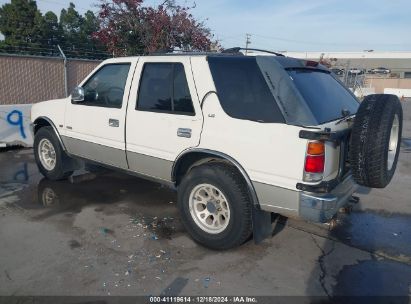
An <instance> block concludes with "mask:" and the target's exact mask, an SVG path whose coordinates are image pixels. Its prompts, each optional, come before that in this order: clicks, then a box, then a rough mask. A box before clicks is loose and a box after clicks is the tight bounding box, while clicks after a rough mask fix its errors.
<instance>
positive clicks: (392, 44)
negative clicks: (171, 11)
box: [0, 0, 411, 51]
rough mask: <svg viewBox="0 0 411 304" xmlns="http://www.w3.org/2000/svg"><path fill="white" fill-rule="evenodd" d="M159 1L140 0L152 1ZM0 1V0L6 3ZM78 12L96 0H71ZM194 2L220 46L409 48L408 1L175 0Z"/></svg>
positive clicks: (48, 5) (52, 2) (40, 0)
mask: <svg viewBox="0 0 411 304" xmlns="http://www.w3.org/2000/svg"><path fill="white" fill-rule="evenodd" d="M162 1H163V0H146V3H147V4H148V5H150V4H151V5H158V4H159V3H161V2H162ZM7 2H9V1H7V0H0V5H1V4H4V3H7ZM72 2H73V3H74V4H75V5H76V8H77V9H78V10H79V11H80V12H81V13H84V12H85V11H87V10H88V9H91V10H93V11H97V6H96V4H97V3H98V0H72ZM177 2H178V3H179V4H181V5H184V4H186V5H193V4H194V2H195V4H196V6H195V8H194V9H193V15H194V16H195V17H197V19H199V20H202V21H204V22H205V24H206V25H207V27H209V28H210V29H211V30H212V33H213V34H214V37H215V38H216V39H218V40H219V41H220V44H221V45H222V46H223V47H225V48H228V47H233V46H245V34H246V33H249V34H251V46H250V47H254V48H264V49H270V50H276V51H363V50H371V49H372V50H375V51H405V50H406V51H411V34H410V32H411V17H410V13H411V1H410V0H271V1H270V0H258V1H257V0H255V1H251V0H248V1H246V0H196V1H191V0H177ZM68 3H69V2H68V1H63V0H37V5H38V7H39V9H40V10H41V12H43V13H45V12H46V11H48V10H51V11H54V12H55V13H56V14H57V15H59V13H60V10H61V9H62V8H65V7H67V6H68Z"/></svg>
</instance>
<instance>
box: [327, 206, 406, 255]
mask: <svg viewBox="0 0 411 304" xmlns="http://www.w3.org/2000/svg"><path fill="white" fill-rule="evenodd" d="M340 218H341V225H338V226H337V227H336V228H335V229H334V230H333V231H332V233H331V235H332V236H334V237H336V238H338V239H340V240H342V241H343V242H345V243H348V244H350V245H352V246H355V247H358V248H363V249H365V250H368V251H372V252H379V251H380V252H384V253H385V254H390V255H398V254H401V255H404V256H407V257H411V217H410V215H402V214H391V213H387V212H382V211H379V212H375V211H366V212H352V213H351V214H349V215H342V216H340ZM410 262H411V260H410Z"/></svg>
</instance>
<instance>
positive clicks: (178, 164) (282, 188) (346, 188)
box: [31, 49, 402, 249]
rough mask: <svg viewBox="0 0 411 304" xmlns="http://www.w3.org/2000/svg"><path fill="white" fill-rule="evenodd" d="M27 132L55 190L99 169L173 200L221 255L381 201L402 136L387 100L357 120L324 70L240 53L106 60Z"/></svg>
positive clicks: (43, 107)
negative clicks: (367, 200)
mask: <svg viewBox="0 0 411 304" xmlns="http://www.w3.org/2000/svg"><path fill="white" fill-rule="evenodd" d="M356 113H357V115H354V114H356ZM31 118H32V122H33V128H34V134H35V141H34V154H35V157H36V161H37V164H38V167H39V169H40V171H41V172H42V174H43V175H45V176H46V177H47V178H49V179H53V180H57V179H63V178H66V177H68V176H69V175H70V174H72V172H73V171H74V170H76V169H79V168H81V167H82V166H83V165H84V162H93V163H98V164H101V165H104V166H108V167H110V168H115V169H118V170H121V171H123V172H127V173H130V174H133V175H137V176H140V177H143V178H148V179H154V180H156V181H159V182H162V183H165V184H168V185H170V186H172V187H176V188H177V190H178V205H179V208H180V211H181V216H182V221H183V223H184V225H185V227H186V229H187V231H188V232H189V233H190V234H191V236H192V237H193V238H194V239H195V240H196V241H198V242H199V243H201V244H203V245H205V246H208V247H210V248H216V249H226V248H231V247H234V246H237V245H240V244H242V243H243V242H244V241H245V240H247V239H248V238H249V237H250V236H251V234H252V233H253V235H254V238H255V239H258V240H261V239H262V238H263V237H264V236H267V234H268V233H269V231H270V228H271V214H270V213H279V214H282V215H284V216H289V217H300V218H304V219H306V220H309V221H315V222H326V221H329V220H330V219H332V218H333V217H334V216H335V214H336V213H337V211H338V209H339V208H340V207H342V206H344V205H345V204H347V202H348V200H349V199H350V198H351V195H352V193H353V192H354V191H355V190H356V187H357V184H361V185H365V186H368V187H385V186H386V185H387V184H388V182H389V181H390V180H391V177H392V175H393V173H394V171H395V167H396V163H397V158H398V153H399V142H400V139H401V129H402V109H401V104H400V103H399V101H398V98H396V97H395V96H393V95H371V96H368V97H367V98H366V100H364V101H363V102H362V103H361V106H360V104H359V102H358V100H357V99H356V98H355V96H354V95H353V94H352V93H351V92H350V91H349V90H348V89H346V88H345V87H344V86H343V85H342V84H341V83H340V82H339V80H338V79H336V78H335V77H334V76H333V74H332V73H330V71H329V70H327V69H326V68H325V67H323V66H321V65H320V64H318V63H317V62H313V61H306V60H300V59H294V58H289V57H284V56H281V55H280V54H277V56H275V55H269V56H262V55H258V56H244V55H243V54H242V53H241V52H239V51H238V49H234V50H231V51H228V52H225V53H210V54H207V53H202V54H201V53H199V54H193V53H191V54H169V55H151V56H141V57H129V58H114V59H109V60H106V61H104V62H103V63H101V64H100V65H99V66H98V67H97V68H96V69H95V70H94V71H93V72H92V73H91V74H90V75H89V76H88V77H87V78H86V79H85V80H84V81H83V82H82V83H81V84H80V86H79V87H77V88H76V89H75V90H74V91H73V93H72V94H71V96H69V97H68V98H64V99H59V100H51V101H46V102H41V103H38V104H35V105H34V106H33V108H32V114H31ZM353 177H354V178H353ZM354 180H355V181H356V182H355V181H354Z"/></svg>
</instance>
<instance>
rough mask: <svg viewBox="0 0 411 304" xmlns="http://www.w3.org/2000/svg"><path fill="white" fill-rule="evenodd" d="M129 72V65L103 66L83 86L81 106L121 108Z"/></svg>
mask: <svg viewBox="0 0 411 304" xmlns="http://www.w3.org/2000/svg"><path fill="white" fill-rule="evenodd" d="M129 70H130V64H129V63H121V64H108V65H105V66H103V67H102V68H101V69H99V70H98V71H97V72H96V73H95V74H94V75H93V76H91V78H90V79H89V80H88V81H87V82H86V83H85V84H84V85H83V89H84V102H82V103H81V104H84V105H89V106H98V107H107V108H118V109H119V108H121V106H122V104H123V96H124V89H125V86H126V81H127V76H128V72H129Z"/></svg>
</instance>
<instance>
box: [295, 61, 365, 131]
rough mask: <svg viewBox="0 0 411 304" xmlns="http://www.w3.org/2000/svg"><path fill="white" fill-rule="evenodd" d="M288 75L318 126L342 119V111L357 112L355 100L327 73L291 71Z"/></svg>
mask: <svg viewBox="0 0 411 304" xmlns="http://www.w3.org/2000/svg"><path fill="white" fill-rule="evenodd" d="M288 74H289V75H290V77H291V80H292V81H293V83H294V84H295V86H296V87H297V89H298V91H299V92H300V94H301V95H302V97H303V98H304V100H305V102H306V103H307V105H308V107H309V108H310V110H311V112H312V114H313V115H314V117H315V118H316V120H317V122H318V123H319V124H322V123H326V122H329V121H332V120H336V119H338V118H340V117H342V112H343V111H347V110H348V111H349V112H350V113H351V114H355V113H356V112H357V109H358V106H359V103H358V101H357V99H356V98H355V97H354V96H353V95H352V94H351V92H349V91H348V89H346V88H345V87H344V86H343V85H342V84H341V83H340V82H338V81H337V80H336V79H335V78H334V77H332V76H331V75H330V74H329V73H327V72H323V71H319V70H310V69H292V70H288Z"/></svg>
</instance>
